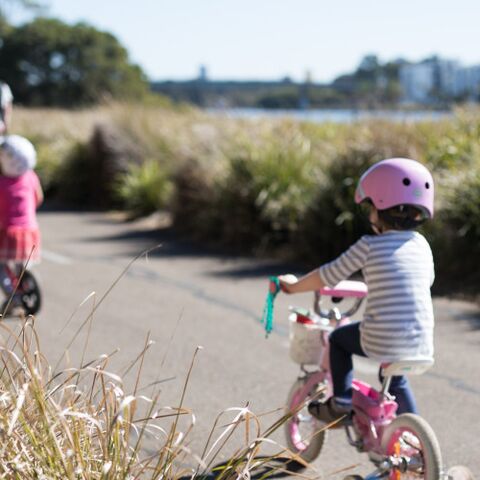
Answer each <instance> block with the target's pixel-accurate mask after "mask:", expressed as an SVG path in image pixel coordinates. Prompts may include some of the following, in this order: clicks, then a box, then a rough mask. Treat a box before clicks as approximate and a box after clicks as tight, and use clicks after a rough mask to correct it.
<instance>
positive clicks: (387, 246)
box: [319, 231, 434, 362]
mask: <svg viewBox="0 0 480 480" xmlns="http://www.w3.org/2000/svg"><path fill="white" fill-rule="evenodd" d="M359 270H361V271H362V273H363V276H364V279H365V282H366V283H367V285H368V297H367V304H366V307H365V314H364V318H363V320H362V323H361V325H360V331H361V344H362V348H363V350H364V351H365V353H366V354H367V355H368V356H369V357H371V358H375V359H377V360H380V361H387V362H388V361H390V362H392V361H397V360H401V359H405V358H414V357H432V356H433V323H434V322H433V307H432V298H431V294H430V287H431V285H432V283H433V280H434V267H433V257H432V251H431V249H430V246H429V245H428V242H427V241H426V239H425V238H424V237H423V236H422V235H421V234H419V233H418V232H414V231H389V232H385V233H383V234H381V235H365V236H363V237H362V238H360V240H358V241H357V242H356V243H355V244H354V245H352V246H351V247H350V248H349V249H348V250H347V251H345V252H344V253H343V254H342V255H340V256H339V257H338V258H337V259H336V260H334V261H332V262H330V263H327V264H325V265H323V266H321V267H320V269H319V274H320V277H321V279H322V281H323V282H324V283H325V284H326V285H328V286H330V287H333V286H335V285H336V284H337V283H338V282H339V281H341V280H344V279H347V278H348V277H350V276H351V275H352V274H353V273H355V272H357V271H359Z"/></svg>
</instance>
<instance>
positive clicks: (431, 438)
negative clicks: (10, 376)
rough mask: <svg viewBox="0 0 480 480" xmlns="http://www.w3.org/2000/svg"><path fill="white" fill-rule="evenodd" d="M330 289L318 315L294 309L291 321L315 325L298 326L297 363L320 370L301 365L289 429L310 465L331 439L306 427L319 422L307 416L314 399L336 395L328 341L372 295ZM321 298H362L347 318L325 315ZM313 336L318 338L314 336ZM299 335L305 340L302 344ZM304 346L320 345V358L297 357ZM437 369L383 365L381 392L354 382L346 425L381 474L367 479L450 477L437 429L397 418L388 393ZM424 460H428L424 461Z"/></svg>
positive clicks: (334, 311)
mask: <svg viewBox="0 0 480 480" xmlns="http://www.w3.org/2000/svg"><path fill="white" fill-rule="evenodd" d="M362 286H363V287H364V289H363V290H362ZM324 290H325V291H324ZM324 290H322V291H321V292H316V294H315V301H314V308H313V310H314V312H312V311H311V310H309V311H308V312H307V313H305V310H304V309H293V308H291V311H293V312H294V313H295V314H296V317H295V318H292V319H291V321H292V322H293V324H296V325H297V326H298V324H302V323H303V324H310V325H311V326H307V325H306V326H305V329H306V330H302V329H301V331H300V332H297V326H295V328H293V330H292V335H293V337H292V338H291V342H293V343H292V345H294V349H293V351H291V352H290V353H291V356H292V360H294V361H296V362H297V363H300V362H301V361H306V362H309V363H307V365H315V369H314V370H309V369H307V368H305V365H304V364H301V367H300V368H301V372H302V373H301V375H300V376H299V377H298V378H297V381H296V382H295V384H294V385H293V386H292V389H291V391H290V394H289V400H288V404H287V405H288V407H287V408H288V409H289V411H291V412H292V414H293V416H292V419H291V420H290V421H289V422H287V424H286V429H287V430H286V431H287V441H288V442H289V445H290V446H291V447H293V449H294V451H296V452H298V453H299V455H300V456H301V457H302V458H303V459H304V460H306V461H312V460H314V459H315V458H316V457H317V456H318V455H319V454H320V451H321V449H322V446H323V442H324V438H325V436H324V433H322V432H324V430H325V429H324V428H323V429H322V427H321V425H318V424H317V426H316V428H315V429H314V430H315V431H314V432H312V433H311V434H309V435H307V436H305V435H304V432H303V430H302V425H303V424H305V422H306V426H309V427H310V428H311V427H313V425H312V420H309V418H310V419H314V417H312V416H311V414H309V413H306V410H307V408H306V406H307V405H308V403H309V402H310V401H311V400H312V399H314V398H318V397H322V398H323V399H327V398H329V397H330V396H332V394H333V391H332V381H331V373H330V362H329V339H328V336H329V334H330V332H331V331H332V330H334V329H336V328H338V327H341V326H343V325H346V324H348V323H350V319H349V317H350V316H351V315H353V314H354V313H355V312H356V311H357V310H358V308H359V306H360V304H361V303H362V300H363V298H364V297H365V296H366V287H365V285H364V284H361V283H359V282H342V283H341V284H339V285H338V286H337V287H335V288H334V289H324ZM321 295H329V296H331V297H332V301H333V303H334V304H335V303H339V302H340V301H341V300H342V299H343V298H345V297H356V302H355V304H354V305H353V307H351V308H350V309H348V310H347V311H345V312H343V313H342V312H340V310H339V309H338V307H337V306H333V307H331V308H330V309H329V310H323V309H322V307H321V304H320V296H321ZM302 328H303V327H302ZM319 330H320V335H321V337H320V339H321V342H320V343H319V337H317V336H315V335H318V332H319ZM302 332H310V333H302ZM314 332H317V333H314ZM310 334H311V335H314V336H313V337H308V335H310ZM296 335H299V336H298V340H297V337H296ZM304 335H307V337H308V338H311V339H312V340H313V339H315V341H314V342H313V344H311V343H309V340H308V338H307V339H305V338H304ZM303 341H306V342H307V343H306V344H305V347H304V348H306V349H308V348H309V347H310V346H311V345H313V346H316V347H315V348H318V351H319V352H320V355H319V356H316V354H313V355H312V356H310V355H306V356H301V355H297V352H298V348H299V347H300V348H302V346H303V345H304V344H303V343H302V342H303ZM313 351H314V352H315V351H316V350H313ZM292 353H293V354H292ZM314 358H315V362H314V361H313V360H314ZM318 358H320V362H319V363H318V364H317V361H316V359H318ZM303 359H305V360H303ZM432 364H433V361H431V360H430V361H427V360H426V359H413V360H412V359H406V360H405V361H402V362H395V363H392V364H382V365H381V368H382V369H383V377H384V379H383V382H382V386H381V388H380V389H379V390H377V389H375V388H373V387H372V386H371V385H369V384H368V383H366V382H364V381H361V380H358V379H354V380H353V383H352V390H353V395H352V414H351V415H349V417H348V418H344V419H342V420H341V423H340V424H341V425H342V426H344V427H345V431H346V434H347V439H348V442H349V444H350V445H352V446H354V447H355V448H356V449H357V450H358V451H359V452H365V453H367V454H368V456H369V458H370V460H371V461H372V462H373V463H374V465H375V466H376V467H377V470H376V471H375V472H373V473H372V474H371V475H369V476H367V477H366V479H368V480H374V479H381V478H389V479H392V478H395V479H397V478H400V477H399V476H398V475H400V474H401V473H404V472H407V473H408V472H410V471H414V472H416V474H418V472H419V471H420V472H421V474H422V475H423V473H425V472H426V476H425V477H422V478H426V479H428V480H430V479H435V480H437V479H438V478H444V477H443V476H442V477H440V475H441V474H440V471H441V470H440V469H441V454H440V449H439V446H438V441H437V440H436V437H435V434H434V432H433V430H431V427H430V426H429V425H428V424H427V423H426V422H425V421H424V420H423V419H421V418H420V417H418V415H412V414H403V415H400V416H397V415H396V412H397V409H398V404H397V402H396V401H395V399H394V398H393V397H392V396H391V395H390V394H389V393H388V390H389V387H390V383H391V379H392V377H393V376H394V375H403V374H407V373H415V374H419V373H423V372H424V371H425V370H426V369H427V368H429V367H430V366H431V365H432ZM317 422H318V421H317ZM313 423H315V422H313ZM315 432H317V433H315ZM409 435H410V436H412V437H413V438H414V439H415V440H414V442H415V441H416V442H417V444H416V445H418V446H415V445H412V444H411V442H409V440H408V438H409ZM317 437H318V438H317ZM405 438H407V440H405ZM425 452H426V453H425ZM424 455H426V456H425V457H424ZM392 475H393V476H392ZM352 478H353V477H352ZM355 478H362V477H355Z"/></svg>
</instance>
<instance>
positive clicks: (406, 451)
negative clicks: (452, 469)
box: [382, 413, 442, 480]
mask: <svg viewBox="0 0 480 480" xmlns="http://www.w3.org/2000/svg"><path fill="white" fill-rule="evenodd" d="M382 449H383V451H384V453H385V455H388V456H389V457H391V458H392V459H393V460H396V461H398V464H399V465H400V466H399V467H394V468H393V469H392V470H391V471H390V476H389V477H388V478H389V479H390V480H400V479H401V480H406V479H425V480H439V479H440V478H441V477H440V475H441V472H442V456H441V452H440V446H439V444H438V440H437V437H436V436H435V432H434V431H433V429H432V427H430V425H429V424H428V423H427V422H426V421H425V420H424V419H423V418H421V417H419V416H418V415H414V414H412V413H405V414H403V415H399V416H398V417H397V418H395V419H394V420H393V422H392V423H391V424H390V425H389V426H388V427H387V428H386V429H385V431H384V433H383V435H382Z"/></svg>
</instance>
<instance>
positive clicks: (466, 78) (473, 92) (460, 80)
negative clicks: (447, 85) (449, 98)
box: [453, 65, 480, 100]
mask: <svg viewBox="0 0 480 480" xmlns="http://www.w3.org/2000/svg"><path fill="white" fill-rule="evenodd" d="M453 93H454V95H455V97H457V98H462V97H464V98H471V99H472V100H479V99H480V65H476V66H473V67H464V68H459V69H458V70H457V72H456V74H455V80H454V87H453Z"/></svg>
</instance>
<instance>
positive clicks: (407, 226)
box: [378, 205, 426, 230]
mask: <svg viewBox="0 0 480 480" xmlns="http://www.w3.org/2000/svg"><path fill="white" fill-rule="evenodd" d="M378 218H379V220H380V221H381V222H382V223H383V224H384V225H385V227H387V228H388V229H391V230H414V229H415V228H417V227H419V226H420V225H421V224H422V223H423V222H424V221H425V220H426V215H425V213H424V212H423V211H422V210H421V209H420V208H417V207H415V206H413V205H397V206H395V207H392V208H387V209H385V210H378Z"/></svg>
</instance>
